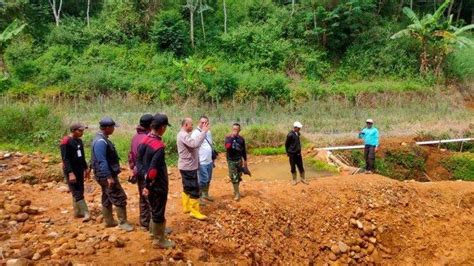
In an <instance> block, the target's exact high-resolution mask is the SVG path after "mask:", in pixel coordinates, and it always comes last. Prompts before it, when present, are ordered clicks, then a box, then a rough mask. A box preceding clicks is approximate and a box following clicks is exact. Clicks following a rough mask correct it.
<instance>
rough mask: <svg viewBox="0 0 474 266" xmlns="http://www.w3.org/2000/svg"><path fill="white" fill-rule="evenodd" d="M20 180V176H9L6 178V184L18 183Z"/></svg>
mask: <svg viewBox="0 0 474 266" xmlns="http://www.w3.org/2000/svg"><path fill="white" fill-rule="evenodd" d="M20 180H21V176H20V175H18V176H11V177H8V178H7V182H19V181H20Z"/></svg>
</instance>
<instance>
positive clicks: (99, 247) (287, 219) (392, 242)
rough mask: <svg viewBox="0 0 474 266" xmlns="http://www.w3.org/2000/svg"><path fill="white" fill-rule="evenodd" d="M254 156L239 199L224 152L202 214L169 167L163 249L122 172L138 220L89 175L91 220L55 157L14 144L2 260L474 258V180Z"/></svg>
mask: <svg viewBox="0 0 474 266" xmlns="http://www.w3.org/2000/svg"><path fill="white" fill-rule="evenodd" d="M250 160H251V162H253V163H252V164H250V168H251V170H253V172H254V176H253V177H245V180H244V182H243V183H242V185H241V190H242V194H243V198H242V199H241V201H240V202H235V201H233V200H232V191H231V184H230V183H228V181H227V173H226V171H227V168H226V165H225V162H224V161H223V160H221V161H219V162H218V163H217V168H216V172H215V178H214V180H213V182H212V186H211V194H212V195H213V196H214V198H215V202H213V203H209V204H208V206H205V207H202V211H203V212H204V213H205V214H207V215H208V216H209V219H208V220H207V221H197V220H193V219H191V218H190V217H189V216H188V215H186V214H183V213H182V211H181V206H180V193H181V190H182V186H181V179H180V177H179V175H178V172H177V170H176V169H175V168H170V169H169V171H170V194H169V200H168V206H167V213H166V216H167V219H168V226H169V227H171V228H172V229H173V232H172V234H171V235H170V238H171V239H172V240H174V241H175V242H176V243H177V247H176V248H174V249H171V250H161V249H153V248H152V245H151V240H149V238H148V234H147V232H144V231H142V230H140V229H139V226H138V204H137V203H138V194H137V193H138V192H137V188H136V186H135V185H132V184H128V183H127V182H126V181H125V180H122V185H123V186H124V188H125V190H126V192H127V194H128V197H129V200H128V213H129V220H130V221H131V222H132V223H133V224H134V225H135V227H136V229H135V230H134V231H133V232H131V233H125V232H122V231H120V230H119V229H118V228H107V229H106V228H104V227H103V225H102V223H101V216H100V188H99V187H98V185H97V184H96V183H95V181H93V180H90V181H88V182H87V184H86V199H87V202H88V205H89V208H90V210H91V212H92V214H93V217H94V220H93V221H91V222H88V223H82V221H81V220H80V219H75V218H73V217H72V214H71V213H72V208H71V196H70V194H69V193H68V192H67V189H66V187H65V184H64V183H62V182H57V181H52V179H54V178H53V177H54V175H57V173H58V169H59V167H60V164H58V163H57V162H54V161H53V160H50V159H49V158H47V157H45V156H42V155H40V154H36V155H22V154H18V155H17V156H16V155H14V154H12V156H11V157H10V158H7V159H3V160H0V165H1V167H0V168H1V169H2V171H1V172H0V260H1V263H2V264H3V263H7V262H9V263H14V262H16V263H20V262H23V263H27V264H28V263H38V264H53V263H57V264H71V263H74V264H76V263H80V264H90V263H93V264H107V265H109V264H116V265H118V264H120V265H122V264H144V263H149V262H151V263H170V262H172V263H181V264H184V263H190V262H192V263H193V264H205V263H213V264H226V265H227V264H239V265H246V264H263V265H269V264H298V265H299V264H312V263H316V264H324V263H329V264H338V265H339V264H359V263H360V264H377V265H378V264H384V265H406V264H429V265H432V264H436V265H438V264H450V265H473V264H474V230H473V229H474V183H472V182H464V181H439V182H424V183H420V182H415V181H407V182H399V181H396V180H392V179H389V178H387V177H383V176H379V175H353V176H327V175H324V174H319V173H313V172H312V173H311V174H310V175H309V176H310V184H309V185H304V184H301V183H300V184H298V185H296V186H291V185H290V184H289V173H288V172H287V171H288V169H287V162H286V159H285V158H284V157H252V158H250ZM127 175H128V173H127V171H124V173H123V174H122V175H121V176H122V178H123V179H125V178H126V177H127ZM25 214H26V215H25ZM14 258H18V259H17V260H14Z"/></svg>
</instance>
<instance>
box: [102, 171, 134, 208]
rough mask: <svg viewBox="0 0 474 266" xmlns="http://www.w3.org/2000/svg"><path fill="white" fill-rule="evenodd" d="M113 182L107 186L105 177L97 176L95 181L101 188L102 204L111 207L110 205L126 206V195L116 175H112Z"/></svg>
mask: <svg viewBox="0 0 474 266" xmlns="http://www.w3.org/2000/svg"><path fill="white" fill-rule="evenodd" d="M114 181H115V182H114V184H113V185H112V186H111V187H109V183H108V182H107V178H98V179H97V183H99V185H100V187H101V188H102V206H103V207H104V208H111V207H112V205H114V206H116V207H125V206H127V195H126V194H125V191H124V190H123V188H122V185H120V181H119V179H118V177H114Z"/></svg>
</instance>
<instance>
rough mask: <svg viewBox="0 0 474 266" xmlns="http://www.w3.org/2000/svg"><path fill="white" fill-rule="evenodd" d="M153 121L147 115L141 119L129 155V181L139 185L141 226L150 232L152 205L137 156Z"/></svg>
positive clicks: (150, 116) (151, 117)
mask: <svg viewBox="0 0 474 266" xmlns="http://www.w3.org/2000/svg"><path fill="white" fill-rule="evenodd" d="M152 120H153V115H151V114H145V115H143V116H142V117H140V124H139V125H138V126H137V128H136V129H137V133H136V134H135V136H133V138H132V142H131V145H130V152H129V153H128V165H129V166H130V170H131V171H132V176H131V177H130V179H129V181H130V182H131V183H133V184H135V183H137V185H138V195H139V210H140V225H141V226H142V228H143V229H144V230H149V225H150V217H151V210H150V203H149V202H148V199H147V198H146V197H144V196H143V195H142V192H143V188H144V187H145V180H144V179H143V178H142V177H139V176H138V175H137V169H136V164H137V156H138V145H140V143H142V142H143V139H145V137H146V136H147V135H148V133H150V126H151V121H152Z"/></svg>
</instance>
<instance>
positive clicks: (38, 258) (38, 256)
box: [32, 252, 41, 261]
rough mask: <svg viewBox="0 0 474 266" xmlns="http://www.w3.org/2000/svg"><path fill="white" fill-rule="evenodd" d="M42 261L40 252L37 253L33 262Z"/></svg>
mask: <svg viewBox="0 0 474 266" xmlns="http://www.w3.org/2000/svg"><path fill="white" fill-rule="evenodd" d="M40 259H41V255H40V254H39V253H38V252H36V253H35V255H33V258H32V260H34V261H37V260H40Z"/></svg>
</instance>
